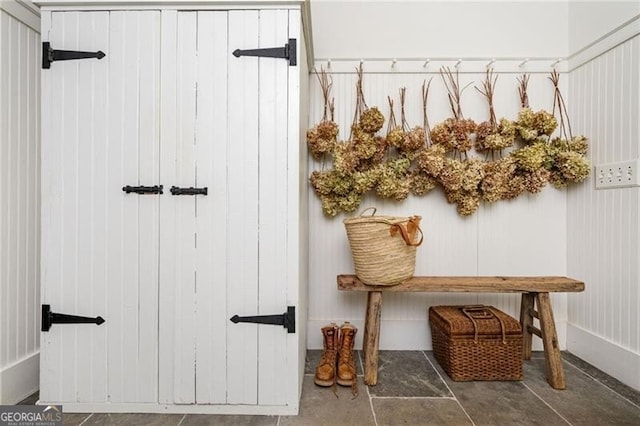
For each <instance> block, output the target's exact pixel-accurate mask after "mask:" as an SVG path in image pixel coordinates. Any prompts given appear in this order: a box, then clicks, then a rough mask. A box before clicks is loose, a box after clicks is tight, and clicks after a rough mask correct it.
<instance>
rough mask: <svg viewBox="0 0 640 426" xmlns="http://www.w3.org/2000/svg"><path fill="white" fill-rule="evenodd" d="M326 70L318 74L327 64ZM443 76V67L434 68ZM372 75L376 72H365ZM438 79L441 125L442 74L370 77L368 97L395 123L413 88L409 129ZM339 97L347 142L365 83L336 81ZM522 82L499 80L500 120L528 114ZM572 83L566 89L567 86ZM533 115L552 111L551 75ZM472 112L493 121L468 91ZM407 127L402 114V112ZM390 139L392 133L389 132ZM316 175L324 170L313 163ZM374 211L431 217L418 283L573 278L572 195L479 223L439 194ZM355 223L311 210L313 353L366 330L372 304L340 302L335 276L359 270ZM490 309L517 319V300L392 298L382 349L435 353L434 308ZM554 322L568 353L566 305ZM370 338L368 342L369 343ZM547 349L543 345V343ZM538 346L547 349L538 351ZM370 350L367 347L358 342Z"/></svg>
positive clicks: (492, 209)
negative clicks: (327, 340) (329, 330)
mask: <svg viewBox="0 0 640 426" xmlns="http://www.w3.org/2000/svg"><path fill="white" fill-rule="evenodd" d="M318 66H319V64H318ZM430 66H432V67H433V68H431V69H434V70H437V68H438V66H437V64H432V65H430ZM364 67H365V72H366V67H367V64H366V62H365V64H364ZM432 76H433V77H434V79H433V83H432V86H431V92H430V103H429V120H430V122H431V123H432V125H433V124H435V123H437V122H440V121H442V120H443V119H445V118H446V117H448V116H449V115H450V112H449V107H448V103H447V101H446V94H445V91H444V85H443V83H442V80H441V78H440V76H439V75H438V74H437V73H436V74H434V73H429V74H426V73H425V74H411V73H408V74H407V73H403V74H399V73H398V74H394V73H371V74H365V77H364V92H365V98H366V101H367V103H368V105H369V106H374V105H377V106H378V107H380V108H381V111H383V113H384V114H385V117H387V116H388V106H387V105H388V104H387V101H386V97H387V95H391V96H392V97H393V98H394V99H395V105H396V108H398V106H399V103H400V102H399V99H398V97H399V96H398V89H399V88H400V87H403V86H404V87H407V93H408V94H407V120H408V121H409V123H410V124H411V125H412V126H414V125H419V124H421V123H422V103H421V92H420V90H421V89H420V88H421V85H422V82H423V80H425V78H426V79H428V78H430V77H432ZM332 77H333V95H334V96H335V104H336V121H337V122H338V123H339V125H340V129H341V135H340V136H341V137H342V138H346V137H348V129H349V126H350V123H351V120H352V118H353V104H354V100H355V99H354V95H355V89H354V86H355V82H356V77H355V75H354V74H353V73H348V74H334V75H333V76H332ZM516 77H517V74H513V73H503V74H500V76H499V78H498V83H497V88H496V97H495V106H496V113H497V114H498V116H505V117H509V118H515V117H516V115H517V112H518V109H519V98H518V95H517V82H516ZM310 78H311V94H310V96H311V111H310V121H311V123H310V125H313V124H314V123H316V122H318V120H319V119H320V118H321V116H322V96H321V92H320V89H319V85H318V82H317V79H316V78H315V76H314V75H311V77H310ZM460 79H461V85H462V86H464V85H466V84H467V83H468V82H474V83H475V85H477V86H479V87H480V84H481V81H482V80H483V79H484V74H483V73H463V74H461V76H460ZM564 80H566V76H563V82H564V83H566V81H564ZM529 97H530V102H531V106H532V107H533V108H535V109H539V108H545V109H547V110H551V107H552V103H553V97H552V85H551V83H550V82H549V81H548V79H547V74H546V73H542V74H533V75H532V76H531V80H530V85H529ZM463 110H464V114H465V116H467V117H471V118H474V119H475V120H476V121H483V120H486V119H487V118H488V108H487V106H486V102H485V101H484V98H483V97H482V96H481V95H480V94H479V93H478V92H477V91H476V90H474V89H473V87H469V88H468V89H467V90H466V91H465V92H464V94H463ZM396 117H399V109H396ZM384 129H385V130H386V123H385V127H384ZM309 167H310V169H318V168H319V167H320V164H319V163H317V162H315V161H313V160H310V164H309ZM370 205H375V206H376V207H377V208H378V214H392V215H405V216H407V215H411V214H419V215H421V216H422V217H423V222H422V223H423V225H422V227H423V231H424V233H425V239H424V243H423V245H422V246H421V247H420V248H418V254H417V262H416V271H415V273H416V275H565V274H566V193H565V191H558V190H556V189H553V188H552V187H548V188H546V189H545V190H544V191H543V192H542V193H540V194H538V195H530V196H522V197H520V198H518V199H517V200H514V201H511V202H500V203H497V204H494V205H486V204H485V205H482V206H481V207H480V210H479V211H478V212H477V213H476V214H475V215H473V216H471V217H467V218H462V217H460V216H458V214H457V213H456V209H455V205H449V204H447V202H446V200H445V198H444V194H443V193H442V192H441V191H440V190H439V189H436V190H434V191H432V192H431V193H429V194H427V195H426V196H425V197H422V198H416V197H410V198H409V199H408V200H406V201H404V202H402V203H393V202H389V201H385V202H383V201H380V200H378V199H376V198H373V197H370V198H369V199H367V200H365V202H364V203H363V206H370ZM345 217H346V216H344V215H340V216H337V217H335V218H326V217H324V216H323V214H322V210H321V206H320V201H319V199H318V198H317V196H316V195H315V194H314V193H313V192H311V193H310V200H309V222H310V223H309V227H310V229H309V232H310V245H309V256H310V257H309V258H310V274H309V293H310V294H309V303H310V306H309V327H310V328H309V336H308V339H307V341H308V346H309V348H320V347H322V340H321V334H320V327H321V326H323V325H324V324H326V323H328V322H331V321H335V322H338V323H341V322H342V321H344V320H349V321H351V322H353V323H355V324H356V325H357V326H359V327H361V328H362V327H363V318H364V314H365V299H366V296H365V294H353V293H348V292H339V291H338V290H337V288H336V275H337V274H341V273H350V272H352V271H353V270H354V269H353V264H352V261H351V257H350V256H351V254H350V251H349V247H348V242H347V238H346V234H345V231H344V226H343V224H342V220H343V219H344V218H345ZM477 302H480V303H490V304H493V305H495V306H497V307H499V308H502V309H504V310H505V311H507V312H509V313H510V314H512V315H514V316H518V311H519V306H520V304H519V303H520V302H519V297H518V296H517V295H516V296H514V295H510V296H509V295H475V294H448V295H447V294H418V293H415V294H407V293H405V294H389V295H386V296H385V298H384V301H383V308H382V324H381V327H382V332H381V342H380V347H381V348H382V349H425V348H427V349H430V348H431V338H430V334H429V332H428V322H427V307H428V306H429V305H435V304H453V303H477ZM553 304H554V314H555V317H556V320H557V322H558V332H559V338H560V341H561V342H562V344H564V341H565V339H564V331H565V325H566V318H567V311H566V296H565V295H554V297H553ZM361 334H362V333H360V335H361ZM360 337H361V336H360ZM536 340H538V339H536ZM538 343H539V342H538ZM358 344H359V345H360V344H361V341H359V342H358Z"/></svg>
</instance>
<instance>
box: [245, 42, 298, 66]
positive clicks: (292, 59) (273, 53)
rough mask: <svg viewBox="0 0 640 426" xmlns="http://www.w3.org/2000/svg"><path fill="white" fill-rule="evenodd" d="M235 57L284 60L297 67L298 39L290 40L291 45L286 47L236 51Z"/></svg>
mask: <svg viewBox="0 0 640 426" xmlns="http://www.w3.org/2000/svg"><path fill="white" fill-rule="evenodd" d="M233 56H235V57H236V58H238V57H240V56H259V57H266V58H284V59H288V60H289V65H290V66H295V65H297V59H296V57H297V49H296V39H295V38H290V39H289V43H287V44H285V45H284V47H269V48H265V49H246V50H241V49H236V50H234V51H233Z"/></svg>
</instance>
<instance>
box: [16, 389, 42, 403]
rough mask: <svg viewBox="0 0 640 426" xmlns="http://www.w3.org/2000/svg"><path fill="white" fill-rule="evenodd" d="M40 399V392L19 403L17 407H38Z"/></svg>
mask: <svg viewBox="0 0 640 426" xmlns="http://www.w3.org/2000/svg"><path fill="white" fill-rule="evenodd" d="M38 398H40V392H36V393H34V394H32V395H29V396H28V397H26V398H25V399H23V400H22V401H20V402H18V403H17V404H16V405H36V402H37V401H38Z"/></svg>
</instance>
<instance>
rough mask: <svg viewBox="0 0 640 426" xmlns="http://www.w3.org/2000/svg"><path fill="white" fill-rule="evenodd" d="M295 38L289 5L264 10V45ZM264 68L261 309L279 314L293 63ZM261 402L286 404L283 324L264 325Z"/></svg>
mask: <svg viewBox="0 0 640 426" xmlns="http://www.w3.org/2000/svg"><path fill="white" fill-rule="evenodd" d="M288 39H289V13H288V11H287V10H262V11H260V33H259V46H258V47H260V48H272V47H278V46H283V45H284V44H285V43H287V42H288ZM258 68H259V70H260V71H259V86H258V87H259V89H258V97H259V118H258V123H259V130H258V132H259V141H260V143H259V147H258V149H259V158H258V160H259V196H258V197H259V199H258V204H259V229H260V232H259V243H258V252H259V256H258V258H259V265H258V270H259V277H258V282H259V285H258V300H259V302H258V312H259V314H261V315H269V314H279V313H282V312H284V311H285V310H286V307H287V282H288V279H287V264H286V261H287V254H286V251H284V250H286V247H287V245H286V243H287V221H286V220H285V219H284V218H286V216H287V187H286V184H284V183H285V182H286V181H287V145H288V144H287V125H286V123H287V113H288V103H287V100H288V78H287V77H288V71H289V70H288V69H289V62H288V61H286V60H282V59H273V58H260V59H259V63H258ZM258 330H259V331H258V395H259V399H258V403H259V404H260V405H283V404H285V403H286V393H285V392H282V380H283V378H284V377H286V376H287V374H290V373H289V372H290V371H291V366H290V365H289V364H288V363H287V362H286V360H287V358H286V349H287V347H286V335H287V332H286V330H284V329H283V328H282V327H274V326H272V325H260V326H259V329H258Z"/></svg>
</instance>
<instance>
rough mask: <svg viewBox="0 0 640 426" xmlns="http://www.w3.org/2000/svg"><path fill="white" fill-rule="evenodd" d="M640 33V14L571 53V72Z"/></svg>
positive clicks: (569, 60)
mask: <svg viewBox="0 0 640 426" xmlns="http://www.w3.org/2000/svg"><path fill="white" fill-rule="evenodd" d="M638 34H640V14H639V15H636V16H634V17H633V18H631V19H629V20H628V21H626V22H625V23H624V24H622V25H620V26H619V27H617V28H614V29H613V30H611V31H609V32H608V33H607V34H605V35H603V36H602V37H600V38H598V39H596V40H594V41H593V42H591V43H589V44H588V45H586V46H585V47H583V48H582V49H580V50H578V51H577V52H573V53H572V54H571V55H569V58H568V66H569V72H571V71H573V70H575V69H576V68H579V67H581V66H582V65H584V64H586V63H587V62H590V61H592V60H594V59H595V58H597V57H598V56H600V55H602V54H604V53H606V52H608V51H609V50H611V49H614V48H615V47H617V46H619V45H621V44H622V43H624V42H626V41H627V40H630V39H632V38H634V37H635V36H637V35H638Z"/></svg>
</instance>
